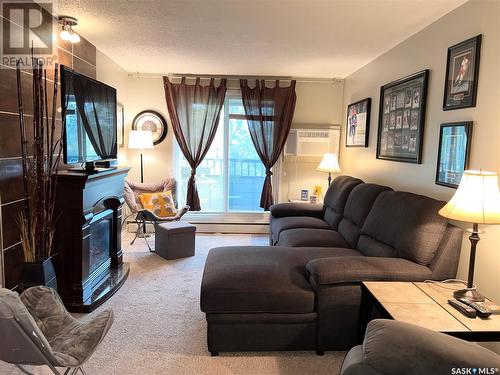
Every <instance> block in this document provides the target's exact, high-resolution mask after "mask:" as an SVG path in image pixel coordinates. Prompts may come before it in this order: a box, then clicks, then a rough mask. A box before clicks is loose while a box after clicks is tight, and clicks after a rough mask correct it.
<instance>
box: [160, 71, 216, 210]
mask: <svg viewBox="0 0 500 375" xmlns="http://www.w3.org/2000/svg"><path fill="white" fill-rule="evenodd" d="M163 83H164V86H165V99H166V101H167V107H168V113H169V114H170V120H171V121H172V128H173V129H174V134H175V138H176V139H177V142H178V143H179V147H180V148H181V151H182V153H183V154H184V157H185V158H186V159H187V161H188V163H189V165H190V167H191V177H190V178H189V180H188V186H187V197H186V204H187V205H189V206H190V210H191V211H200V210H201V206H200V197H199V196H198V190H197V189H196V179H195V175H196V168H197V167H198V166H199V165H200V163H201V162H202V160H203V158H204V157H205V155H206V154H207V152H208V150H209V149H210V145H211V144H212V141H213V140H214V137H215V133H216V132H217V126H218V125H219V117H220V111H221V109H222V106H223V105H224V99H225V97H226V80H225V79H221V81H220V84H219V86H218V87H215V85H214V79H213V78H212V79H211V80H210V84H209V85H208V86H202V85H201V83H200V79H199V78H196V82H195V84H194V85H189V84H187V83H186V78H185V77H183V78H182V80H181V83H172V82H170V80H169V79H168V77H163Z"/></svg>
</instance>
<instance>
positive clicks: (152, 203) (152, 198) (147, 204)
mask: <svg viewBox="0 0 500 375" xmlns="http://www.w3.org/2000/svg"><path fill="white" fill-rule="evenodd" d="M139 199H140V200H141V203H142V207H144V208H145V209H146V210H149V211H151V212H154V213H155V214H156V215H158V216H160V217H171V216H175V214H176V213H177V209H176V208H175V204H174V198H173V196H172V192H171V191H170V190H168V191H160V192H158V193H142V194H140V195H139Z"/></svg>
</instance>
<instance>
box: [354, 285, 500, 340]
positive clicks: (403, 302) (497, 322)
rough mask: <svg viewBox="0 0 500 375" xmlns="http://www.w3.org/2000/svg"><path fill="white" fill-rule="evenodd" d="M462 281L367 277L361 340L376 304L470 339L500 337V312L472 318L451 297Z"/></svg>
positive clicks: (387, 314) (390, 314) (393, 315)
mask: <svg viewBox="0 0 500 375" xmlns="http://www.w3.org/2000/svg"><path fill="white" fill-rule="evenodd" d="M462 288H463V284H460V283H429V282H427V283H426V282H396V281H387V282H386V281H363V282H362V283H361V306H360V313H359V326H358V327H359V330H358V342H359V343H361V342H362V341H363V337H364V334H365V331H366V326H367V325H368V322H369V321H370V318H371V315H372V311H373V308H376V309H377V310H378V311H379V312H380V313H381V314H382V315H383V317H384V318H388V319H394V320H398V321H402V322H407V323H412V324H415V325H418V326H420V327H424V328H428V329H431V330H434V331H438V332H442V333H446V334H448V335H451V336H455V337H458V338H460V339H463V340H466V341H477V342H486V341H500V315H493V314H492V315H490V316H489V317H488V318H486V319H481V318H479V317H476V318H468V317H466V316H465V315H463V314H462V313H461V312H460V311H458V310H456V309H455V308H454V307H453V306H451V305H450V304H448V299H452V298H453V291H454V290H456V289H462Z"/></svg>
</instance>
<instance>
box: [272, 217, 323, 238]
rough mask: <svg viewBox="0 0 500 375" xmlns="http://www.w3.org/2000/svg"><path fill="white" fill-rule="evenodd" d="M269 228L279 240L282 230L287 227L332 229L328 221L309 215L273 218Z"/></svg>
mask: <svg viewBox="0 0 500 375" xmlns="http://www.w3.org/2000/svg"><path fill="white" fill-rule="evenodd" d="M269 228H270V230H271V233H272V235H273V238H274V239H275V240H279V235H280V233H281V232H283V231H284V230H287V229H295V228H317V229H330V227H329V226H328V224H327V223H325V222H324V221H323V220H321V219H318V218H315V217H308V216H289V217H277V218H272V219H271V222H270V224H269Z"/></svg>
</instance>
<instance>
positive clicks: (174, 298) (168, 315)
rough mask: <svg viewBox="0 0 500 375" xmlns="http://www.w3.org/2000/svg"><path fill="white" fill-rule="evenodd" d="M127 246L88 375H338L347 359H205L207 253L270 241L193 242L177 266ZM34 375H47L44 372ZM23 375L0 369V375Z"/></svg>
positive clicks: (222, 238) (304, 355)
mask: <svg viewBox="0 0 500 375" xmlns="http://www.w3.org/2000/svg"><path fill="white" fill-rule="evenodd" d="M129 241H130V237H129V235H128V234H127V235H126V237H125V238H124V241H123V243H124V252H125V261H126V262H129V263H130V266H131V270H130V275H129V278H128V280H127V281H126V282H125V284H124V286H123V287H122V288H121V289H120V290H119V291H118V292H117V293H116V294H115V295H114V296H113V297H112V298H111V299H110V300H109V301H108V302H106V303H105V304H104V305H103V306H102V307H100V308H99V309H98V311H99V310H101V309H106V308H111V309H113V311H114V313H115V322H114V324H113V327H112V328H111V331H110V332H109V334H108V336H107V337H106V338H105V340H104V341H103V342H102V343H101V345H100V346H99V348H98V350H97V352H96V353H95V354H94V355H93V356H92V357H91V359H90V360H89V361H88V363H87V364H86V365H85V368H86V370H87V373H88V374H89V375H91V374H94V375H101V374H102V375H114V374H116V375H125V374H134V375H136V374H137V375H142V374H148V375H149V374H175V375H184V374H200V375H201V374H214V375H215V374H217V375H225V374H252V375H253V374H256V375H257V374H259V375H260V374H262V375H264V374H287V375H288V374H290V375H292V374H297V375H298V374H300V375H303V374H337V373H338V371H339V369H340V365H341V363H342V360H343V357H344V354H345V353H344V352H327V353H326V354H325V356H323V357H318V356H316V355H315V353H313V352H269V353H267V352H266V353H221V355H220V356H219V357H210V354H209V353H208V352H207V346H206V322H205V316H204V314H203V313H202V312H201V311H200V307H199V292H200V282H201V275H202V272H203V266H204V264H205V258H206V255H207V253H208V250H209V249H210V248H212V247H216V246H226V245H242V246H244V245H266V244H267V242H268V239H267V236H260V235H197V238H196V255H195V256H194V257H190V258H185V259H181V260H176V261H166V260H164V259H162V258H160V257H159V256H157V255H155V254H153V253H150V252H149V251H148V250H147V248H146V246H145V244H144V242H143V240H142V239H138V240H137V241H136V243H135V244H134V245H133V246H129V245H128V242H129ZM90 315H91V314H90ZM90 315H87V317H88V316H90ZM34 372H35V373H36V374H49V373H51V372H50V371H48V370H46V369H42V368H37V369H34ZM20 373H21V372H20V371H18V370H16V369H15V368H14V367H13V366H10V365H7V364H5V363H2V362H0V374H20Z"/></svg>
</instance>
